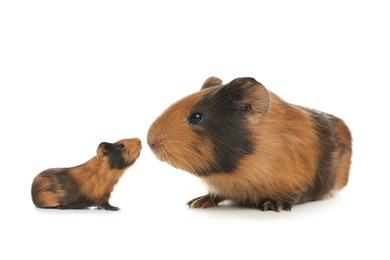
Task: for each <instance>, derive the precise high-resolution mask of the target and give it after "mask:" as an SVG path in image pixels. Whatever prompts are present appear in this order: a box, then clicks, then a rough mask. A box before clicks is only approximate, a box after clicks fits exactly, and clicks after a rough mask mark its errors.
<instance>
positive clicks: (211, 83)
mask: <svg viewBox="0 0 390 260" xmlns="http://www.w3.org/2000/svg"><path fill="white" fill-rule="evenodd" d="M221 85H222V80H220V79H219V78H217V77H209V78H208V79H206V81H205V82H204V83H203V86H202V88H201V89H205V88H210V87H216V86H221Z"/></svg>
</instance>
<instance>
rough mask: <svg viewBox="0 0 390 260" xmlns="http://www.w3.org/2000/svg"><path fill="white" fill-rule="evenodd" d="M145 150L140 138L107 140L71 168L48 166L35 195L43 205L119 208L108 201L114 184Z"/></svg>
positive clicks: (36, 181)
mask: <svg viewBox="0 0 390 260" xmlns="http://www.w3.org/2000/svg"><path fill="white" fill-rule="evenodd" d="M141 149H142V145H141V141H140V140H139V139H138V138H133V139H123V140H120V141H118V142H116V143H106V142H103V143H101V144H99V146H98V148H97V151H96V153H97V155H96V156H94V157H93V158H91V159H90V160H88V161H87V162H85V163H83V164H81V165H79V166H75V167H70V168H54V169H48V170H45V171H43V172H41V173H40V174H38V175H37V176H36V177H35V178H34V181H33V183H32V187H31V196H32V200H33V203H34V204H35V206H37V207H39V208H57V209H83V208H88V207H93V206H96V207H97V208H99V209H106V210H119V208H118V207H114V206H111V205H110V203H109V202H108V200H109V198H110V195H111V192H112V191H113V189H114V186H115V185H116V184H117V183H118V181H119V178H120V177H121V176H122V175H123V173H124V172H125V170H126V169H127V168H128V167H129V166H131V165H132V164H133V163H134V162H135V161H136V160H137V158H138V157H139V155H140V152H141Z"/></svg>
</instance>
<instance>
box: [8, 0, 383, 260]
mask: <svg viewBox="0 0 390 260" xmlns="http://www.w3.org/2000/svg"><path fill="white" fill-rule="evenodd" d="M139 2H141V1H139ZM265 2H267V3H265ZM385 2H386V1H371V0H370V1H343V0H337V1H321V2H319V1H235V2H233V1H195V2H193V3H187V1H142V3H135V1H82V0H77V1H53V0H48V1H17V0H15V1H1V2H0V113H1V126H0V138H1V139H0V141H1V142H0V144H1V149H0V158H1V174H0V180H1V182H0V185H1V189H0V192H1V193H0V198H1V220H0V223H1V224H0V230H1V231H0V238H1V241H2V242H1V250H0V258H1V259H21V257H22V256H25V255H26V254H27V256H29V257H32V258H34V259H38V257H40V259H83V258H84V259H86V258H88V259H92V258H99V259H100V258H106V259H107V258H109V259H172V258H173V259H234V258H238V257H239V259H274V258H284V259H286V258H287V257H288V258H291V259H314V258H315V259H329V258H334V259H341V258H348V259H353V258H355V257H358V256H361V257H363V258H364V259H389V258H390V254H389V251H388V248H387V247H388V243H389V242H388V241H389V232H390V228H389V219H390V214H389V213H388V212H389V210H388V208H389V207H388V205H387V202H388V200H389V198H390V197H389V195H390V192H389V188H388V183H389V181H390V178H389V169H388V166H387V165H388V162H387V160H388V157H389V151H388V148H389V145H390V142H389V138H388V136H389V130H390V129H389V127H388V126H387V125H388V122H387V121H388V119H389V116H388V111H389V107H388V95H386V94H385V91H386V89H388V88H389V86H390V84H389V83H390V79H389V72H390V62H389V61H390V51H389V50H390V48H389V46H390V39H389V36H390V35H389V24H390V16H389V12H390V9H389V8H388V5H387V4H386V3H385ZM208 76H218V77H220V78H221V79H222V80H224V82H228V81H230V80H232V79H234V78H236V77H239V76H251V77H255V78H256V79H257V80H258V81H260V82H262V83H263V84H264V85H265V86H266V87H268V88H269V89H270V90H271V91H273V92H275V93H276V94H278V95H279V96H281V97H282V98H284V99H285V100H287V101H289V102H291V103H295V104H300V105H304V106H309V107H313V108H316V109H319V110H323V111H326V112H329V113H332V114H335V115H337V116H339V117H341V118H343V119H344V120H345V121H346V123H347V124H348V125H349V126H350V128H351V131H352V134H353V138H354V154H353V163H352V169H351V175H350V182H349V184H348V186H347V187H346V188H345V189H344V190H342V191H341V192H340V193H338V194H337V195H336V196H335V197H334V198H332V199H329V200H325V201H321V202H315V203H308V204H304V205H300V206H295V207H293V209H292V211H291V212H281V213H275V212H261V211H257V210H251V209H237V208H229V207H220V208H216V209H207V210H192V209H188V208H187V207H186V206H185V203H186V202H187V201H188V200H189V199H191V198H193V197H195V196H200V195H203V194H204V188H203V186H202V184H201V183H200V182H199V180H198V179H196V178H194V177H192V176H190V175H189V174H188V173H185V172H182V171H180V170H177V169H175V168H173V167H171V166H169V165H167V164H165V163H162V162H160V161H158V160H157V159H156V158H155V157H154V156H153V154H152V153H151V151H150V149H149V148H148V147H147V145H146V133H147V130H148V128H149V125H150V124H151V123H152V122H153V120H154V119H155V118H156V117H157V116H158V115H159V114H160V113H161V112H162V111H163V110H164V109H165V108H166V107H167V106H168V105H170V104H171V103H172V102H173V101H176V100H177V99H179V98H181V97H183V96H184V95H187V94H190V93H192V92H195V91H197V90H198V89H199V88H200V87H201V85H202V83H203V81H204V80H205V79H206V78H207V77H208ZM130 137H139V138H141V139H142V141H143V143H144V148H143V150H142V153H141V157H140V158H139V160H138V161H137V162H136V164H135V165H134V166H133V167H132V168H130V169H129V170H128V171H127V172H126V173H125V175H124V176H123V177H122V178H121V180H120V181H119V183H118V185H117V186H116V187H115V190H114V192H113V194H112V198H111V204H112V205H114V206H119V207H121V211H119V212H107V211H99V210H76V211H75V210H66V211H60V210H42V209H37V208H35V207H34V205H33V204H32V201H31V197H30V187H31V182H32V179H33V178H34V177H35V175H36V174H38V173H39V172H40V171H42V170H44V169H47V168H51V167H67V166H75V165H78V164H80V163H83V162H85V161H86V160H88V159H89V158H91V157H92V156H94V154H95V150H96V147H97V145H98V144H99V143H100V142H102V141H108V142H114V141H117V140H119V139H122V138H130ZM5 255H8V256H7V257H5Z"/></svg>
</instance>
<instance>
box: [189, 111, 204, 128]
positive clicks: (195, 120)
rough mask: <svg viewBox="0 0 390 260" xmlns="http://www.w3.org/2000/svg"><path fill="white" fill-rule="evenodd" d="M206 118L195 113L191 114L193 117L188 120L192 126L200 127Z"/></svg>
mask: <svg viewBox="0 0 390 260" xmlns="http://www.w3.org/2000/svg"><path fill="white" fill-rule="evenodd" d="M205 118H206V116H205V115H204V114H202V113H199V112H195V113H192V114H191V116H190V117H189V119H188V122H189V123H190V124H191V125H199V124H201V123H202V122H203V121H204V120H205Z"/></svg>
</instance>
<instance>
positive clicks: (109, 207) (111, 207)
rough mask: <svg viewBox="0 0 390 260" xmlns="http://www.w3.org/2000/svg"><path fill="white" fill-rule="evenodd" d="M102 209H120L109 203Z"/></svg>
mask: <svg viewBox="0 0 390 260" xmlns="http://www.w3.org/2000/svg"><path fill="white" fill-rule="evenodd" d="M104 209H105V210H112V211H117V210H120V208H118V207H115V206H111V205H108V206H106V207H104Z"/></svg>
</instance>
